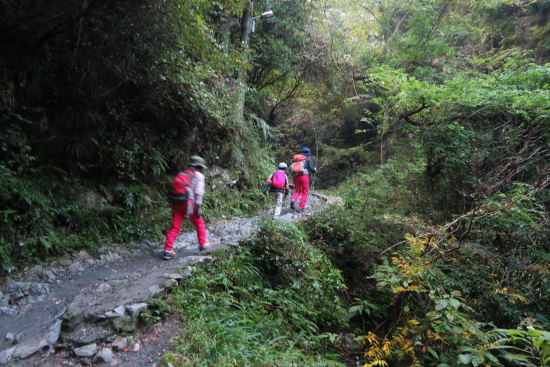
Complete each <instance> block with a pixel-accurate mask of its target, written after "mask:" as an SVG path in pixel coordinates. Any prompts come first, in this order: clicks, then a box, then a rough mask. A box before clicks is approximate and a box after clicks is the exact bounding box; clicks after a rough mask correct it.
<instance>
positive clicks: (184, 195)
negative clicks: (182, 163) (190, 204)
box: [167, 170, 193, 204]
mask: <svg viewBox="0 0 550 367" xmlns="http://www.w3.org/2000/svg"><path fill="white" fill-rule="evenodd" d="M192 177H193V172H192V171H191V170H185V171H182V172H180V173H178V174H177V175H176V177H174V179H173V180H172V183H171V184H170V189H169V190H168V193H167V196H168V201H170V202H171V203H172V204H182V203H183V202H185V201H187V200H189V194H190V192H191V178H192Z"/></svg>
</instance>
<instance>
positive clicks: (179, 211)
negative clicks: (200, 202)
mask: <svg viewBox="0 0 550 367" xmlns="http://www.w3.org/2000/svg"><path fill="white" fill-rule="evenodd" d="M186 211H187V203H183V204H172V226H171V227H170V229H169V230H168V234H166V241H165V243H164V250H165V251H171V250H172V248H174V241H175V240H176V237H178V234H179V233H180V231H181V224H182V223H183V220H184V219H185V212H186Z"/></svg>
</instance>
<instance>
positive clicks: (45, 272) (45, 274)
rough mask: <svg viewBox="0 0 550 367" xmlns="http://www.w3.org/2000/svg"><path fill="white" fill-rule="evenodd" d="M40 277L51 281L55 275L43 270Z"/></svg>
mask: <svg viewBox="0 0 550 367" xmlns="http://www.w3.org/2000/svg"><path fill="white" fill-rule="evenodd" d="M42 276H43V277H44V278H46V279H49V280H51V281H53V280H55V274H54V273H52V272H51V271H49V270H44V272H43V273H42Z"/></svg>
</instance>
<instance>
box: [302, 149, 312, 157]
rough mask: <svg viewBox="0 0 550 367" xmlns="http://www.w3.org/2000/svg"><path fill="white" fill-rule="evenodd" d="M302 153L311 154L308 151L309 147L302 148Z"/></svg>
mask: <svg viewBox="0 0 550 367" xmlns="http://www.w3.org/2000/svg"><path fill="white" fill-rule="evenodd" d="M302 154H304V155H311V154H310V153H309V148H307V147H304V148H302Z"/></svg>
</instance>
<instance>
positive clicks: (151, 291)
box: [149, 285, 162, 296]
mask: <svg viewBox="0 0 550 367" xmlns="http://www.w3.org/2000/svg"><path fill="white" fill-rule="evenodd" d="M160 292H162V288H160V287H159V286H158V285H152V286H150V287H149V294H150V295H151V296H154V295H155V294H157V293H160Z"/></svg>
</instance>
